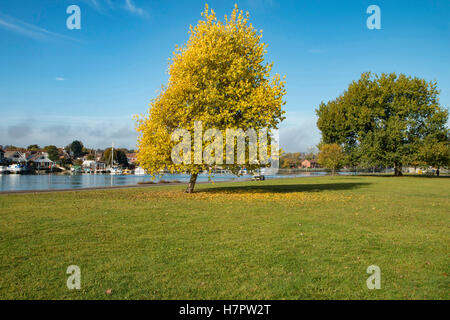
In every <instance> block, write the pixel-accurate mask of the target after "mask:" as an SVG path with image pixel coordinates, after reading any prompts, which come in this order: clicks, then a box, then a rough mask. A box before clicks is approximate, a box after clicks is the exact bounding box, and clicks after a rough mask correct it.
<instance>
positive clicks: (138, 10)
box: [125, 0, 147, 16]
mask: <svg viewBox="0 0 450 320" xmlns="http://www.w3.org/2000/svg"><path fill="white" fill-rule="evenodd" d="M125 9H126V10H127V11H129V12H131V13H134V14H137V15H139V16H145V15H147V12H145V10H143V9H141V8H138V7H136V6H135V5H134V3H133V1H131V0H125Z"/></svg>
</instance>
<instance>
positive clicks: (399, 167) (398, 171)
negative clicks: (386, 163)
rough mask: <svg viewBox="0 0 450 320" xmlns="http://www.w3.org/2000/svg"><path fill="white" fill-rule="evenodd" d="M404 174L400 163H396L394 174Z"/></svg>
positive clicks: (397, 175) (399, 175) (398, 175)
mask: <svg viewBox="0 0 450 320" xmlns="http://www.w3.org/2000/svg"><path fill="white" fill-rule="evenodd" d="M402 175H403V173H402V167H401V166H399V165H398V164H394V176H396V177H401V176H402Z"/></svg>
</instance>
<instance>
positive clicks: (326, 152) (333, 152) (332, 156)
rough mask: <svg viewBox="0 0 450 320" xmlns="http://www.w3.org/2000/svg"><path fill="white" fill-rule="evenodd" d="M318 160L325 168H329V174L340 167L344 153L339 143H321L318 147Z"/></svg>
mask: <svg viewBox="0 0 450 320" xmlns="http://www.w3.org/2000/svg"><path fill="white" fill-rule="evenodd" d="M318 162H319V163H320V164H321V165H322V166H323V167H325V168H328V169H331V175H333V176H334V175H335V173H336V170H338V169H340V168H342V166H343V165H344V163H345V155H344V152H343V149H342V147H341V146H340V145H338V144H336V143H331V144H322V145H321V146H320V148H319V156H318Z"/></svg>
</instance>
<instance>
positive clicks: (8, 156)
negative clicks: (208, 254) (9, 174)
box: [0, 149, 54, 169]
mask: <svg viewBox="0 0 450 320" xmlns="http://www.w3.org/2000/svg"><path fill="white" fill-rule="evenodd" d="M0 163H2V164H12V163H16V164H23V165H26V164H29V163H33V164H34V165H35V166H36V168H37V169H45V168H51V167H53V165H54V163H53V161H52V160H50V159H49V158H48V153H46V152H35V153H32V152H20V151H4V150H3V149H0Z"/></svg>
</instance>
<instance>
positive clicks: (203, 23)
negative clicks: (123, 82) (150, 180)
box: [137, 6, 285, 193]
mask: <svg viewBox="0 0 450 320" xmlns="http://www.w3.org/2000/svg"><path fill="white" fill-rule="evenodd" d="M202 16H203V19H202V20H200V21H199V23H198V24H197V26H195V27H191V30H190V37H189V40H188V41H187V43H186V45H185V46H183V47H177V49H176V50H175V52H174V57H173V59H172V63H171V65H170V67H169V71H168V73H169V81H168V85H167V87H165V88H163V91H162V92H161V94H160V95H159V96H158V97H157V98H156V99H155V100H154V101H153V102H152V103H151V107H150V109H149V112H148V116H144V117H142V118H139V119H138V125H137V130H138V132H139V133H140V136H139V139H138V147H139V152H138V155H137V158H138V161H139V163H140V165H141V166H142V167H143V168H144V169H146V170H147V171H148V172H149V173H151V174H152V175H155V174H158V172H159V171H160V170H162V169H166V168H167V169H169V170H170V171H171V172H184V171H188V172H190V174H191V179H190V182H189V185H188V187H187V189H186V192H189V193H190V192H193V190H194V186H195V182H196V180H197V175H198V173H199V172H201V171H203V170H208V169H211V167H210V166H209V165H208V164H206V163H202V164H199V163H192V162H195V161H191V163H189V164H188V163H187V162H188V161H185V162H184V163H182V164H175V163H174V162H173V161H172V159H171V151H172V150H173V147H174V146H175V145H176V144H177V142H176V141H172V139H171V135H172V133H173V132H174V130H176V129H178V128H180V129H184V130H187V131H188V132H189V133H191V134H192V133H193V132H194V123H195V122H196V121H202V123H203V126H204V127H205V128H207V129H208V128H214V129H217V130H218V131H220V134H221V136H222V137H224V136H225V131H226V129H242V130H247V129H249V128H252V129H254V130H255V131H258V130H260V129H264V128H267V129H268V131H269V133H270V131H271V130H273V129H276V128H277V126H278V124H279V123H280V122H281V121H282V120H283V119H284V117H283V116H282V115H283V113H284V111H282V110H281V107H282V105H284V101H283V96H284V95H285V89H284V84H285V82H284V81H283V80H282V79H281V77H280V76H279V75H274V76H271V69H272V64H271V63H266V62H265V61H264V55H265V53H266V48H267V45H266V44H265V43H263V42H262V41H261V38H262V34H261V33H259V32H258V31H257V30H256V29H255V28H254V27H253V26H252V25H251V24H250V23H249V15H248V13H247V14H246V15H245V14H244V13H243V12H242V11H239V10H238V8H237V6H235V9H234V10H233V12H232V14H231V15H230V16H229V17H225V21H219V20H218V19H217V18H216V15H215V13H214V11H213V10H211V11H210V10H209V9H208V6H206V8H205V11H204V12H203V14H202ZM210 142H211V143H212V141H203V145H202V150H205V147H206V146H207V145H210V144H211V143H210ZM214 142H216V138H214ZM191 145H192V144H191ZM192 147H193V146H192ZM192 149H193V148H192ZM186 154H187V152H186ZM191 154H194V153H193V152H192V153H191ZM218 154H220V153H218ZM223 155H224V157H226V153H225V152H223ZM271 155H273V154H272V153H271ZM236 162H237V161H236ZM236 162H235V163H234V164H229V163H228V164H225V161H223V163H224V165H223V166H222V167H224V168H227V169H230V170H232V171H233V172H235V173H237V172H238V171H239V168H240V167H241V165H239V164H237V163H236ZM245 162H246V164H245V167H246V168H247V169H250V170H252V169H256V168H258V167H259V165H257V164H255V163H253V164H248V161H245Z"/></svg>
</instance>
